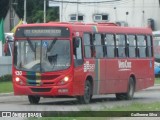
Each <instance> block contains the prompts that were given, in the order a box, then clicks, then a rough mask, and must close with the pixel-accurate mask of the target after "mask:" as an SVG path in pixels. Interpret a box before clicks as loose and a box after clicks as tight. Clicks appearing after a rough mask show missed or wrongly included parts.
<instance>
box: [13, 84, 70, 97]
mask: <svg viewBox="0 0 160 120" xmlns="http://www.w3.org/2000/svg"><path fill="white" fill-rule="evenodd" d="M14 95H36V96H50V97H54V96H72V86H71V83H68V84H66V85H61V86H47V87H42V86H21V85H18V84H16V83H14Z"/></svg>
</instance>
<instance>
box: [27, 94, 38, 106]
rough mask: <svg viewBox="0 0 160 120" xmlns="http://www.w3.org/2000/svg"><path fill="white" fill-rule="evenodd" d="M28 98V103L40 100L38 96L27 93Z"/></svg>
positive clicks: (35, 102) (36, 102)
mask: <svg viewBox="0 0 160 120" xmlns="http://www.w3.org/2000/svg"><path fill="white" fill-rule="evenodd" d="M28 100H29V102H30V104H38V103H39V101H40V97H39V96H33V95H29V96H28Z"/></svg>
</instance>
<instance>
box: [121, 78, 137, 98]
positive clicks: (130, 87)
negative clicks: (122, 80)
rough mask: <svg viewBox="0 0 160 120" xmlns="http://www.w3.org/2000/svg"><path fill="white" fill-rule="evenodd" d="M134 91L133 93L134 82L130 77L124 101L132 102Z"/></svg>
mask: <svg viewBox="0 0 160 120" xmlns="http://www.w3.org/2000/svg"><path fill="white" fill-rule="evenodd" d="M134 91H135V82H134V79H133V77H130V78H129V84H128V90H127V93H125V94H124V95H125V98H126V100H132V99H133V96H134Z"/></svg>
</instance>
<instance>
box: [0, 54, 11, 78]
mask: <svg viewBox="0 0 160 120" xmlns="http://www.w3.org/2000/svg"><path fill="white" fill-rule="evenodd" d="M11 73H12V57H11V56H1V57H0V76H2V75H6V74H11Z"/></svg>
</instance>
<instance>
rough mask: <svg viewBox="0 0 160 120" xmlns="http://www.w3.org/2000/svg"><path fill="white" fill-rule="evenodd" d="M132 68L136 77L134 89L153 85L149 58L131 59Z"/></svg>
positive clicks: (151, 66)
mask: <svg viewBox="0 0 160 120" xmlns="http://www.w3.org/2000/svg"><path fill="white" fill-rule="evenodd" d="M132 64H133V65H132V66H133V69H132V71H133V72H134V73H135V77H136V91H137V90H141V89H144V88H147V87H150V86H153V83H154V76H153V66H154V65H153V62H152V60H149V59H142V60H138V61H137V60H133V61H132Z"/></svg>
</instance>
